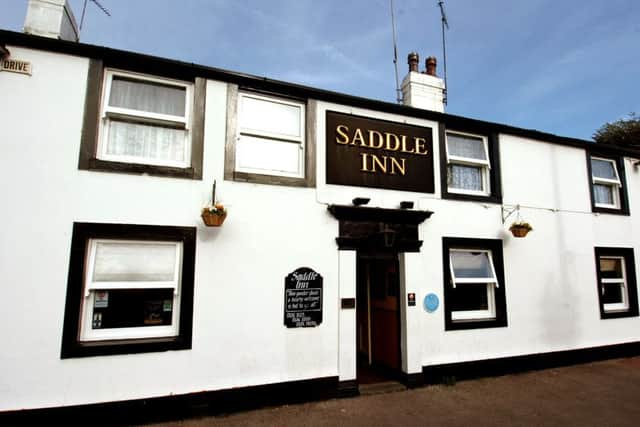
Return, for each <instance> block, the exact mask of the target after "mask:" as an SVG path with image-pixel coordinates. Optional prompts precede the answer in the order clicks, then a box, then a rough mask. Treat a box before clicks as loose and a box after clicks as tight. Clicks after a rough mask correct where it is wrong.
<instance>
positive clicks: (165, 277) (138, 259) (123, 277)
mask: <svg viewBox="0 0 640 427" xmlns="http://www.w3.org/2000/svg"><path fill="white" fill-rule="evenodd" d="M176 261H177V260H176V246H175V245H173V244H171V245H163V244H157V243H155V244H154V243H115V242H114V243H107V242H98V243H96V252H95V262H94V268H93V281H94V282H171V281H174V280H175V267H176Z"/></svg>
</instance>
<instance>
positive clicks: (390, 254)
mask: <svg viewBox="0 0 640 427" xmlns="http://www.w3.org/2000/svg"><path fill="white" fill-rule="evenodd" d="M376 261H380V262H390V261H391V262H394V263H395V267H396V273H397V275H398V279H397V280H398V284H397V288H396V291H395V295H394V296H395V297H396V310H395V312H396V328H397V330H396V337H397V340H396V342H395V343H393V345H394V346H395V347H396V350H397V353H396V354H397V361H398V363H397V366H396V367H395V368H388V367H387V368H388V369H383V371H385V373H384V374H383V376H384V377H385V378H386V379H387V380H400V379H402V375H403V352H402V341H403V340H402V329H403V328H402V322H403V319H402V315H403V310H402V302H401V301H402V289H403V288H404V286H403V283H402V279H403V278H402V274H401V271H400V268H401V266H400V254H399V253H398V252H396V251H381V250H377V251H357V252H356V292H355V293H356V325H355V326H356V334H355V337H354V338H355V350H356V378H355V380H356V382H357V383H359V382H360V381H359V378H358V368H359V367H360V364H361V361H360V357H359V350H360V348H359V343H358V331H359V327H360V321H359V316H358V306H359V304H358V301H359V300H360V299H361V298H363V297H364V298H366V300H367V305H366V306H367V312H368V313H367V333H368V337H367V344H368V357H369V360H372V358H373V355H372V349H373V342H372V334H371V330H372V328H371V325H372V317H371V288H370V286H371V284H370V283H369V284H367V294H366V295H364V296H363V295H360V294H359V292H358V291H359V288H360V287H361V286H360V282H361V280H365V278H364V277H362V276H361V275H362V268H363V267H364V265H365V263H366V264H368V265H369V268H370V266H371V265H374V263H375V262H376Z"/></svg>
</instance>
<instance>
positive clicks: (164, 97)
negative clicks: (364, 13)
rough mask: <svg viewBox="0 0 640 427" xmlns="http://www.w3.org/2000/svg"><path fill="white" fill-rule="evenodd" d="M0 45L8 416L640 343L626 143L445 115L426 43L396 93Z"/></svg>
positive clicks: (353, 385) (632, 164)
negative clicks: (211, 209)
mask: <svg viewBox="0 0 640 427" xmlns="http://www.w3.org/2000/svg"><path fill="white" fill-rule="evenodd" d="M54 3H55V2H54ZM62 3H64V2H62ZM0 45H1V46H2V49H1V50H0V52H2V55H3V59H2V61H3V63H5V62H11V61H14V62H13V63H26V64H27V65H28V69H29V70H30V74H28V73H27V74H25V73H20V72H16V70H10V69H3V70H2V71H0V93H2V94H3V101H2V102H1V103H0V117H1V118H2V119H1V125H0V129H1V130H2V139H1V143H2V147H3V150H2V153H3V154H2V156H1V158H0V163H1V167H0V175H1V177H2V181H3V182H4V183H5V184H4V185H3V187H2V199H3V203H4V207H5V208H4V209H2V210H1V211H0V221H1V222H2V224H3V238H2V239H1V240H0V253H1V254H2V256H0V272H1V276H2V282H3V284H4V286H3V289H4V291H3V298H1V299H0V319H1V321H0V325H1V326H0V336H1V337H2V340H3V342H4V350H3V351H2V352H0V379H1V381H0V384H1V385H0V411H3V412H5V413H14V411H19V410H36V409H46V408H60V407H82V406H83V405H92V404H106V403H114V404H115V402H151V401H153V400H154V399H155V398H166V397H168V396H174V397H175V398H176V399H183V400H184V399H187V398H188V397H189V396H198V397H197V399H200V400H198V401H199V402H200V403H202V401H206V402H207V403H208V404H211V405H216V404H219V405H221V406H222V407H223V409H224V405H225V404H229V405H232V404H233V403H234V402H235V403H237V402H238V401H242V400H243V399H244V397H246V396H251V398H252V399H253V398H256V396H262V397H265V396H269V399H272V400H273V399H275V397H274V396H275V395H282V396H284V397H283V398H284V400H307V399H312V398H317V397H323V396H324V397H326V396H335V395H340V394H342V395H349V394H355V393H357V392H358V388H359V387H360V386H361V385H362V384H364V383H369V382H373V381H376V380H387V379H395V380H398V381H400V382H402V383H404V384H405V385H408V386H418V385H422V384H428V383H433V382H438V381H440V380H441V379H442V378H443V377H457V378H462V377H465V376H470V375H492V374H495V373H502V372H508V371H511V370H520V369H530V368H538V367H545V366H554V365H557V364H562V363H576V362H580V361H584V360H592V359H595V358H602V357H614V356H619V355H625V354H637V353H638V352H639V346H638V342H640V319H639V318H638V302H637V280H636V271H637V269H638V257H639V256H640V254H639V253H638V252H639V251H640V246H639V245H638V242H640V220H639V219H638V214H639V213H640V200H638V199H637V198H636V197H635V195H636V194H640V171H638V167H637V162H638V159H639V158H640V153H638V152H637V151H632V150H630V149H627V148H622V147H614V146H606V147H603V146H599V145H596V144H594V143H592V142H590V141H582V140H576V139H571V138H564V137H559V136H555V135H551V134H546V133H541V132H537V131H531V130H526V129H519V128H515V127H510V126H506V125H501V124H496V123H488V122H482V121H478V120H472V119H467V118H463V117H457V116H452V115H448V114H445V113H443V112H442V90H443V89H444V86H443V84H442V81H441V80H440V79H439V78H438V77H437V76H436V75H435V70H434V66H433V64H431V66H430V74H426V73H421V72H419V71H418V65H417V61H418V58H417V55H410V62H411V67H412V68H411V69H412V71H410V72H409V74H408V75H407V77H406V78H405V81H404V83H403V93H404V94H405V101H406V102H411V105H413V106H411V105H395V104H389V103H384V102H379V101H373V100H368V99H364V98H356V97H352V96H348V95H343V94H338V93H332V92H327V91H322V90H318V89H313V88H308V87H303V86H299V85H293V84H288V83H283V82H279V81H273V80H269V79H264V78H260V77H252V76H247V75H245V74H236V73H232V72H227V71H223V70H219V69H215V68H209V67H204V66H197V65H193V64H186V63H181V62H176V61H171V60H167V59H162V58H156V57H150V56H145V55H140V54H135V53H131V52H123V51H116V50H112V49H109V48H103V47H96V46H90V45H85V44H81V43H78V42H75V41H65V40H59V39H55V38H47V37H41V36H37V35H33V34H21V33H14V32H8V31H0ZM16 61H17V62H16ZM429 61H430V62H432V60H431V59H430V60H429ZM417 107H419V108H417ZM523 108H526V107H525V106H523ZM214 182H215V183H216V187H215V192H216V196H215V197H216V199H217V200H212V186H213V184H214ZM367 199H368V202H367ZM216 201H217V202H220V203H222V204H223V205H224V207H225V209H226V211H227V216H226V218H225V221H224V222H223V224H222V225H221V226H217V227H208V226H206V225H205V224H204V223H203V221H202V219H201V216H200V215H201V211H202V208H203V206H205V205H207V204H209V203H212V202H216ZM401 206H402V207H401ZM519 220H523V221H525V220H526V221H527V222H528V223H529V224H531V225H532V226H533V231H531V232H530V233H529V234H528V235H527V236H526V237H524V238H517V237H514V235H512V233H511V232H510V231H509V228H510V226H511V224H512V223H513V222H517V221H519ZM232 390H233V391H232ZM243 393H245V394H243ZM244 400H245V404H246V403H247V402H246V399H244ZM162 402H165V400H162Z"/></svg>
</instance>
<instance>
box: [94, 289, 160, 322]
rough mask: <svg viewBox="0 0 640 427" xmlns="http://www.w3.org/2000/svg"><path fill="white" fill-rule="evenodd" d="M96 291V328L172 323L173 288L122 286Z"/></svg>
mask: <svg viewBox="0 0 640 427" xmlns="http://www.w3.org/2000/svg"><path fill="white" fill-rule="evenodd" d="M92 294H93V296H94V298H93V315H92V318H91V327H92V329H107V328H133V327H138V326H159V325H171V318H172V316H173V290H172V289H118V290H109V291H93V292H92Z"/></svg>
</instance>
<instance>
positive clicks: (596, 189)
mask: <svg viewBox="0 0 640 427" xmlns="http://www.w3.org/2000/svg"><path fill="white" fill-rule="evenodd" d="M593 195H594V197H595V199H596V204H599V205H615V199H614V196H613V187H612V186H609V185H601V184H593Z"/></svg>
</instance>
